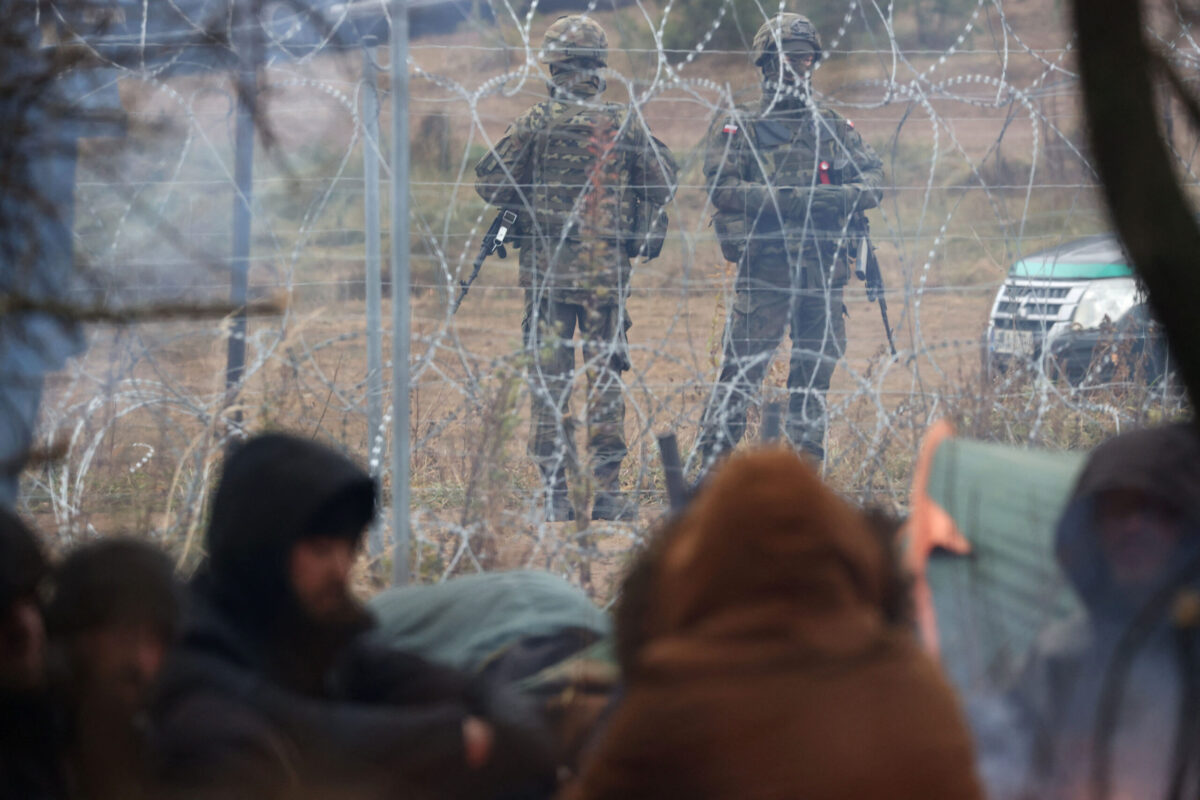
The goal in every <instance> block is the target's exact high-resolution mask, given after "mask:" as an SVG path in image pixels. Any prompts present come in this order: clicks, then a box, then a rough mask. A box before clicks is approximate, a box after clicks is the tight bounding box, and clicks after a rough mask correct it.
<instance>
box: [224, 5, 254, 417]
mask: <svg viewBox="0 0 1200 800" xmlns="http://www.w3.org/2000/svg"><path fill="white" fill-rule="evenodd" d="M249 6H250V4H249V3H245V2H243V3H238V4H237V5H236V6H235V14H237V16H236V17H235V20H236V21H235V28H234V36H235V41H236V43H237V52H238V72H237V79H236V87H237V120H236V123H235V128H234V156H233V182H234V192H235V194H234V197H233V253H232V261H231V264H230V266H231V273H232V274H231V275H230V286H229V302H230V303H231V304H233V305H234V306H236V307H238V311H237V313H236V314H235V315H234V318H233V329H232V330H231V331H230V332H229V350H228V354H227V356H226V361H225V396H226V402H227V403H228V402H231V401H232V400H233V397H234V395H235V393H236V391H237V387H238V384H240V383H241V381H242V376H243V374H244V372H245V370H246V296H247V293H248V287H249V277H250V222H251V212H250V206H251V202H252V198H253V195H254V183H253V179H254V125H255V119H254V117H255V113H254V112H255V107H256V105H257V102H258V61H259V52H258V35H257V30H256V29H257V24H256V21H255V20H254V17H253V9H251V8H249ZM236 9H241V11H240V13H238V11H237V10H236ZM233 421H234V423H235V424H237V425H238V426H239V427H240V424H241V421H242V412H241V410H240V409H238V410H235V411H234V413H233Z"/></svg>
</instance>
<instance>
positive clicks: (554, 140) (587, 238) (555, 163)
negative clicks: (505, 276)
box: [475, 97, 675, 303]
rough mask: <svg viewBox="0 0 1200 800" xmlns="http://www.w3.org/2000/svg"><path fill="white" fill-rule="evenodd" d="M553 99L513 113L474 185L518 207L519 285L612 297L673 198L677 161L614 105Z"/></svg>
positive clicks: (568, 295) (572, 295)
mask: <svg viewBox="0 0 1200 800" xmlns="http://www.w3.org/2000/svg"><path fill="white" fill-rule="evenodd" d="M580 99H581V100H583V102H568V101H567V100H566V99H561V98H559V97H551V98H550V99H548V100H545V101H543V102H541V103H538V104H537V105H536V106H534V107H533V108H531V109H529V110H528V111H526V112H525V113H524V114H522V115H521V116H520V117H518V118H517V120H516V121H515V122H513V123H512V125H510V126H509V128H508V130H507V131H506V132H505V134H504V137H503V138H502V139H501V140H500V141H499V142H498V143H497V144H496V147H495V149H493V150H492V151H489V152H488V153H487V154H486V155H485V156H484V157H483V158H482V159H480V161H479V163H478V164H476V166H475V175H476V180H475V190H476V191H477V192H479V194H480V196H481V197H483V199H484V200H486V201H487V202H488V203H491V204H492V205H495V206H501V207H504V208H511V209H515V210H516V211H517V212H518V213H519V214H520V220H521V221H520V223H519V224H518V231H517V233H518V236H517V239H516V241H515V243H516V244H517V245H518V246H519V247H520V249H521V285H522V286H524V287H526V288H534V289H538V290H549V291H552V292H553V297H554V299H556V300H559V301H561V302H585V301H593V302H594V301H597V300H599V301H601V302H607V301H608V300H609V298H611V302H613V303H616V302H617V301H618V298H619V296H620V295H621V293H623V292H624V291H625V290H626V287H627V286H628V281H629V271H630V260H629V256H628V255H627V254H626V251H627V250H628V249H633V250H636V246H631V244H630V243H631V242H634V241H636V240H637V238H638V237H639V236H641V237H644V236H645V233H646V231H647V230H648V229H649V226H650V225H651V224H653V223H654V222H655V220H656V219H657V220H661V219H662V218H661V217H660V216H659V212H660V209H661V208H662V207H663V206H664V205H665V204H666V203H667V201H668V200H669V199H670V197H671V192H672V189H673V187H674V184H675V162H674V160H673V159H672V157H671V153H670V151H669V150H668V149H667V147H666V145H664V144H663V143H662V142H660V141H659V140H657V139H655V138H654V137H653V136H651V135H650V133H649V131H648V130H647V129H646V128H645V126H644V123H642V122H641V120H640V118H638V117H637V115H635V114H631V113H629V111H628V110H627V109H626V108H625V107H623V106H620V105H617V104H615V103H600V102H592V101H590V100H584V99H583V98H580Z"/></svg>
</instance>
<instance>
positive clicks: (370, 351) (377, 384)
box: [363, 42, 383, 563]
mask: <svg viewBox="0 0 1200 800" xmlns="http://www.w3.org/2000/svg"><path fill="white" fill-rule="evenodd" d="M374 49H375V48H374V44H373V43H372V42H363V128H364V130H365V134H366V135H365V137H364V138H363V215H364V216H365V217H366V226H365V227H366V231H365V234H366V265H365V266H366V275H365V276H364V284H365V289H366V301H367V458H368V466H369V469H370V470H371V474H372V475H374V476H376V477H378V476H379V474H380V473H381V472H382V471H383V463H382V462H383V444H382V435H383V285H382V284H383V278H382V274H381V266H382V263H381V262H382V260H381V257H380V253H381V247H380V230H379V211H380V209H379V90H378V87H377V85H376V80H375V73H376V71H377V69H378V67H376V65H375V53H374ZM382 527H383V520H382V519H381V518H380V517H378V516H377V517H376V518H375V519H374V520H373V521H372V522H371V528H370V531H369V532H368V535H367V554H368V555H369V556H370V558H371V561H372V563H377V562H378V560H379V557H380V556H381V555H383V531H382Z"/></svg>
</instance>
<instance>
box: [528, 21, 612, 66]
mask: <svg viewBox="0 0 1200 800" xmlns="http://www.w3.org/2000/svg"><path fill="white" fill-rule="evenodd" d="M575 58H592V59H595V60H597V61H599V62H600V64H601V66H607V65H608V36H607V35H606V34H605V33H604V28H602V27H600V23H599V22H596V20H594V19H591V18H589V17H585V16H583V15H581V14H567V15H564V16H561V17H559V18H558V19H556V20H554V23H553V24H551V25H550V27H549V28H547V29H546V36H545V37H544V38H543V39H542V62H543V63H545V64H554V63H558V62H562V61H570V60H571V59H575Z"/></svg>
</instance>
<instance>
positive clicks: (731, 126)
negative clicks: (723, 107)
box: [721, 121, 738, 134]
mask: <svg viewBox="0 0 1200 800" xmlns="http://www.w3.org/2000/svg"><path fill="white" fill-rule="evenodd" d="M737 132H738V126H737V123H736V122H732V121H730V122H726V123H725V127H724V128H722V129H721V133H729V134H734V133H737Z"/></svg>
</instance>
